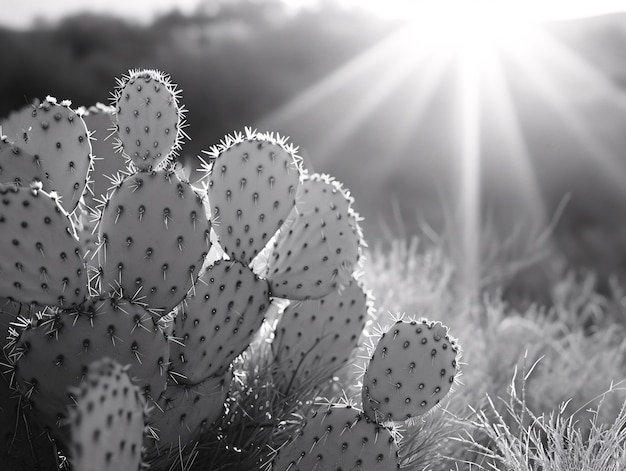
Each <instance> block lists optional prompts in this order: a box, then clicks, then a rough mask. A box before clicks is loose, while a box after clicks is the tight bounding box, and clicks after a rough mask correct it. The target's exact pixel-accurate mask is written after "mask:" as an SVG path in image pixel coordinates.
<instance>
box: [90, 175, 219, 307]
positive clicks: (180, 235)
mask: <svg viewBox="0 0 626 471" xmlns="http://www.w3.org/2000/svg"><path fill="white" fill-rule="evenodd" d="M99 237H100V247H99V249H98V261H99V264H100V267H101V270H100V272H101V278H100V285H101V288H100V290H101V291H102V292H106V291H109V292H116V293H117V292H120V291H121V292H122V293H123V294H124V295H125V296H126V297H129V298H132V299H136V300H140V301H141V302H142V303H145V304H147V305H148V306H149V308H150V310H151V311H152V312H153V313H155V314H157V315H165V314H167V313H168V312H169V311H170V310H172V309H173V308H174V306H176V305H177V304H178V303H180V302H181V301H182V300H183V298H184V297H185V296H186V294H187V291H188V290H189V289H190V288H191V287H192V286H193V284H194V283H195V281H196V277H197V275H198V273H199V271H200V268H201V267H202V263H203V261H204V258H205V257H206V255H207V253H208V252H209V249H210V247H211V243H210V223H209V221H208V219H207V217H206V211H205V208H204V203H203V198H202V197H201V196H200V195H199V194H198V193H196V192H195V191H194V190H193V189H192V187H191V186H190V185H189V184H188V183H186V182H183V181H180V180H179V179H178V177H177V176H176V175H175V174H173V173H171V172H169V171H165V170H160V171H158V172H155V171H152V172H138V173H136V174H133V175H130V176H128V177H127V178H126V179H125V180H123V181H121V182H120V183H119V185H118V186H117V187H116V188H115V191H114V192H113V194H112V195H111V197H110V199H109V200H107V202H106V203H105V206H104V208H103V209H102V215H101V218H100V224H99Z"/></svg>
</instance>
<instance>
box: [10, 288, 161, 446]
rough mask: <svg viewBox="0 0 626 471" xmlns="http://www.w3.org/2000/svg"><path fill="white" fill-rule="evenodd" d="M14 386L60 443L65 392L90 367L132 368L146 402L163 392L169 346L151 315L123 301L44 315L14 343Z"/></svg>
mask: <svg viewBox="0 0 626 471" xmlns="http://www.w3.org/2000/svg"><path fill="white" fill-rule="evenodd" d="M12 355H13V357H14V362H15V381H16V386H17V388H18V389H19V391H20V392H21V393H22V395H23V396H24V397H26V398H28V399H29V401H30V402H31V404H32V409H33V413H34V414H35V415H36V416H37V418H38V419H39V420H40V422H41V423H42V424H44V425H46V426H47V427H48V428H49V429H50V431H51V433H52V434H53V435H54V436H56V437H58V438H59V439H60V440H61V441H62V442H64V441H66V440H67V431H66V429H65V427H59V426H63V424H64V423H65V422H64V419H65V418H66V417H67V415H66V411H67V407H68V406H69V405H71V404H72V403H73V401H74V399H75V398H73V397H72V395H71V394H68V393H67V390H68V388H70V387H77V386H78V385H80V384H81V382H83V381H84V380H85V378H86V377H87V375H88V373H89V368H90V366H89V365H90V364H91V363H92V362H93V361H96V360H99V359H101V358H103V357H109V358H112V359H114V360H115V361H117V362H118V363H120V364H122V365H129V374H130V376H131V378H132V380H133V383H134V384H136V385H137V386H138V387H139V388H140V390H141V391H142V393H143V394H144V395H145V396H146V398H147V399H148V400H149V402H150V401H154V400H156V399H157V398H158V397H159V395H160V393H161V392H162V391H163V390H165V387H166V381H167V365H168V359H169V342H168V340H167V338H166V337H165V335H164V333H163V332H162V330H161V328H160V327H159V326H157V325H155V323H154V321H153V319H152V316H151V315H150V314H149V313H148V312H147V310H146V309H145V308H144V307H143V306H141V305H139V304H135V303H132V302H130V301H127V300H123V299H115V298H106V297H105V298H101V299H95V300H90V301H89V302H88V303H87V304H86V305H85V306H84V307H82V308H81V309H80V310H77V311H74V312H65V311H53V312H51V313H49V314H48V313H43V314H41V315H40V316H39V319H38V320H36V321H35V322H34V323H33V325H32V326H31V327H28V328H26V329H25V330H24V331H23V332H22V333H21V334H20V336H19V338H18V339H16V341H15V347H14V350H13V354H12Z"/></svg>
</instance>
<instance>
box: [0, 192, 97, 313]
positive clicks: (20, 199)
mask: <svg viewBox="0 0 626 471" xmlns="http://www.w3.org/2000/svg"><path fill="white" fill-rule="evenodd" d="M0 234H2V237H0V273H1V274H2V276H0V296H4V297H7V298H11V299H13V300H15V301H20V302H22V303H26V304H29V303H35V304H42V305H48V306H60V307H72V306H76V305H78V304H80V303H82V302H83V301H84V300H85V298H86V297H87V272H86V270H85V268H84V264H83V259H82V253H81V248H80V244H79V242H78V240H77V238H76V235H75V232H74V227H73V225H72V222H71V221H70V219H69V217H68V214H67V213H66V212H65V211H64V210H63V208H62V207H61V206H60V205H59V202H58V199H57V198H56V196H55V195H51V194H48V193H46V192H45V191H43V190H41V189H40V188H39V187H38V186H33V187H32V188H18V187H16V186H15V185H12V184H9V185H0Z"/></svg>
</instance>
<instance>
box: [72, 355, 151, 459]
mask: <svg viewBox="0 0 626 471" xmlns="http://www.w3.org/2000/svg"><path fill="white" fill-rule="evenodd" d="M71 394H72V396H73V397H74V398H75V399H76V407H75V408H71V409H70V411H69V427H70V434H71V437H72V441H71V444H70V456H71V462H72V469H74V470H75V471H107V470H109V471H121V470H128V471H138V470H139V469H140V465H141V462H142V456H141V448H142V444H143V435H144V428H145V419H144V415H145V414H144V409H145V400H144V398H143V397H142V396H141V392H140V390H139V388H138V387H137V386H136V385H134V384H133V383H132V382H131V379H130V377H129V376H128V368H127V367H122V366H121V365H120V364H119V363H117V362H115V361H113V360H111V359H109V358H105V359H102V360H99V361H96V362H94V363H92V364H91V365H89V373H88V374H87V376H86V378H85V380H84V381H83V382H82V383H81V385H80V386H79V387H77V388H73V389H72V391H71Z"/></svg>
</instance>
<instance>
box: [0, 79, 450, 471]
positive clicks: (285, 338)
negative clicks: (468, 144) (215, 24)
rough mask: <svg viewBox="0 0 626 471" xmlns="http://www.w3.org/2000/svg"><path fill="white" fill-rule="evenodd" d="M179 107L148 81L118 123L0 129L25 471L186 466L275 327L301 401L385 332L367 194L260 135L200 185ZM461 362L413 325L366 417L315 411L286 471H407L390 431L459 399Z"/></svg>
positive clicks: (53, 120)
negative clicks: (44, 458) (375, 286)
mask: <svg viewBox="0 0 626 471" xmlns="http://www.w3.org/2000/svg"><path fill="white" fill-rule="evenodd" d="M179 95H180V93H179V90H178V89H177V88H176V87H175V86H174V85H173V84H172V83H171V81H170V79H169V77H168V76H167V75H165V74H163V73H161V72H158V71H155V70H134V71H130V72H129V73H128V74H127V75H125V76H124V77H122V78H121V79H120V80H118V84H117V87H116V90H115V92H114V93H113V100H112V105H111V106H104V105H97V106H93V107H91V108H89V109H73V108H72V106H71V103H69V102H67V101H62V102H59V101H57V100H55V99H53V98H51V97H47V98H46V99H45V100H43V102H41V103H35V104H33V105H32V106H28V107H26V108H24V109H23V110H20V111H17V112H15V113H13V114H11V115H10V116H8V117H7V118H6V119H4V120H2V121H1V122H0V125H1V126H2V127H1V134H2V139H1V141H0V200H1V201H0V234H1V237H0V335H1V337H0V338H2V339H3V360H2V364H4V365H5V371H4V373H3V375H2V380H0V400H1V403H0V440H1V441H0V451H1V453H2V456H3V460H9V461H7V462H11V460H14V466H15V467H16V469H17V466H22V467H28V466H31V467H32V466H35V465H34V464H33V463H32V462H29V461H28V460H29V459H32V456H30V454H29V453H23V454H20V453H18V451H19V450H20V449H22V448H26V449H32V448H33V447H35V446H41V447H45V446H48V447H49V448H50V449H51V452H50V456H51V457H54V459H56V460H57V461H59V460H63V459H67V460H69V463H71V467H72V469H74V470H76V471H85V470H92V469H93V470H108V469H124V470H133V469H135V470H136V469H140V468H143V467H151V469H159V468H162V467H166V466H169V465H168V464H167V463H168V459H167V457H170V456H172V455H174V456H175V455H176V454H177V453H178V451H179V450H180V449H182V448H185V447H187V446H190V444H193V443H194V442H197V441H198V440H201V437H202V435H203V433H205V432H206V431H207V430H209V428H210V427H211V424H212V423H214V422H215V421H216V420H217V419H218V418H219V417H220V416H221V415H222V414H223V412H224V404H225V402H226V401H227V397H228V394H229V389H230V386H231V383H232V381H233V377H234V376H236V374H237V371H234V370H235V367H234V366H233V365H234V361H235V359H236V358H238V357H239V356H240V355H241V354H242V352H244V351H245V350H246V349H247V348H248V347H249V345H250V344H251V342H253V340H254V339H255V337H258V336H259V335H260V334H259V332H260V331H262V329H261V326H262V325H263V324H264V323H265V324H267V323H268V322H266V321H267V320H268V319H269V317H271V316H270V313H273V315H274V317H275V319H274V320H275V321H276V324H275V329H274V330H273V332H271V333H270V337H269V338H268V339H266V340H267V342H268V343H269V342H271V351H272V355H273V364H274V365H275V370H274V371H273V373H272V374H273V375H274V377H275V378H276V387H277V390H278V391H277V392H278V393H280V394H284V395H288V394H290V393H291V392H293V391H294V390H297V387H298V385H299V384H300V383H303V382H306V381H320V382H323V381H327V380H329V379H330V378H331V377H332V376H333V375H334V374H335V373H336V372H337V371H338V370H339V369H340V368H342V367H343V366H345V365H346V363H347V362H348V361H349V360H350V359H351V358H352V354H353V351H354V349H355V347H356V346H357V345H358V343H359V341H360V338H361V334H362V332H363V329H364V328H365V325H366V322H367V321H368V320H371V311H372V309H373V307H372V299H371V296H370V295H369V294H368V293H367V291H366V290H365V288H364V287H363V286H362V283H361V282H360V281H359V277H358V273H359V270H360V269H361V262H362V251H363V247H364V242H363V237H362V233H361V229H360V227H359V217H358V215H357V214H356V213H355V212H354V210H353V209H352V204H353V200H352V198H351V197H350V195H349V193H348V192H347V191H346V190H345V189H344V188H343V187H342V185H341V184H340V183H339V182H337V181H335V180H334V179H333V178H331V177H329V176H327V175H318V174H309V173H308V172H305V171H304V170H303V169H302V167H301V162H300V159H299V157H298V156H297V153H296V149H295V148H294V147H293V146H291V145H290V144H288V143H287V140H286V139H284V138H282V137H280V136H278V135H274V134H265V133H259V132H256V131H253V130H251V129H249V128H246V129H245V130H244V131H243V132H238V133H235V134H233V135H230V136H227V137H226V138H224V140H223V141H222V142H221V143H220V144H218V145H216V146H213V147H211V148H210V150H208V151H206V152H205V156H204V158H199V160H200V162H201V163H200V164H199V169H198V170H199V175H200V176H199V178H198V179H195V181H194V182H193V183H190V181H188V180H187V179H186V178H185V176H184V175H185V172H184V169H181V167H180V165H179V164H177V163H176V157H177V154H178V152H179V151H180V149H181V146H182V144H183V141H184V140H185V139H186V138H187V136H186V134H185V132H184V128H185V110H184V108H183V107H182V106H181V105H180V104H179V98H180V97H179ZM187 174H188V173H187ZM278 304H280V305H281V306H283V307H284V306H285V305H286V308H284V310H283V311H282V313H280V314H279V315H278V316H276V315H275V314H276V312H277V311H279V310H278V309H272V307H275V306H277V305H278ZM457 356H458V347H457V345H456V344H455V343H454V341H453V340H451V339H450V337H449V336H448V332H447V329H446V328H445V327H443V326H442V325H441V324H439V323H432V322H428V321H425V320H420V321H410V322H405V321H398V323H396V324H395V325H394V326H393V327H392V328H391V330H389V331H388V332H386V333H385V334H383V335H382V336H381V338H380V340H379V342H378V344H377V345H376V346H375V347H373V348H372V355H371V359H370V360H369V364H368V366H367V368H366V371H365V373H364V375H363V379H362V383H363V385H362V404H363V407H362V411H361V410H359V409H357V408H356V407H355V406H348V405H345V404H343V405H342V404H328V405H324V406H322V407H321V408H319V409H314V412H313V414H312V415H311V416H310V417H308V418H307V420H306V421H305V423H304V424H302V427H301V428H300V432H299V433H298V435H297V437H295V438H294V439H293V440H290V441H289V442H288V443H285V444H284V446H282V447H281V448H280V449H279V450H278V451H277V452H276V453H273V455H274V456H273V458H274V461H273V463H272V464H271V466H272V469H274V470H277V471H278V470H290V471H294V470H296V469H301V470H314V469H320V470H321V469H327V470H330V469H344V470H347V469H363V470H367V469H370V468H371V469H379V468H381V469H395V468H396V467H397V456H396V455H397V443H396V442H395V439H394V437H393V435H392V433H391V431H390V430H391V429H390V428H389V427H390V424H392V423H393V422H394V421H404V420H406V419H409V418H412V417H417V416H420V415H422V414H424V413H426V412H427V411H428V410H430V409H431V408H432V407H433V406H434V405H435V404H437V403H438V402H439V401H440V400H441V398H442V397H443V396H444V395H446V394H447V393H448V391H449V390H450V388H451V385H452V383H453V382H454V379H455V377H456V375H457ZM320 372H321V373H322V374H321V373H320ZM24 424H26V425H27V426H24ZM37 440H39V441H40V442H41V443H43V445H39V444H37ZM16 456H19V458H15V457H16ZM15 460H18V461H19V460H22V461H19V462H17V461H15ZM63 464H64V462H57V463H55V466H57V467H58V466H62V465H63ZM36 465H37V466H40V463H37V464H36Z"/></svg>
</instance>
